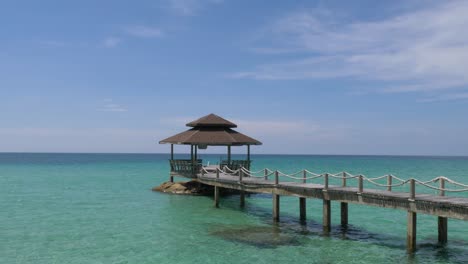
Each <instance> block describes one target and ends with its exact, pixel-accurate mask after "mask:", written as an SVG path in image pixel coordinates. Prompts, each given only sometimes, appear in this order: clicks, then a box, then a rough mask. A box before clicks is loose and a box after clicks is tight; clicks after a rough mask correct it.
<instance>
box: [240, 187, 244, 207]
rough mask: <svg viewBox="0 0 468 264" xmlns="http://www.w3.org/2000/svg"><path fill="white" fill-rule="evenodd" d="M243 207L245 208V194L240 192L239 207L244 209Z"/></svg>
mask: <svg viewBox="0 0 468 264" xmlns="http://www.w3.org/2000/svg"><path fill="white" fill-rule="evenodd" d="M244 206H245V192H244V191H241V192H240V207H244Z"/></svg>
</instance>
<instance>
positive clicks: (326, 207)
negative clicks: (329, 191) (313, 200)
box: [323, 200, 331, 233]
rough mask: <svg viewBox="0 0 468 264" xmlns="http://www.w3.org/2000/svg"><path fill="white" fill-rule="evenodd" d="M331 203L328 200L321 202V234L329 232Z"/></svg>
mask: <svg viewBox="0 0 468 264" xmlns="http://www.w3.org/2000/svg"><path fill="white" fill-rule="evenodd" d="M330 205H331V203H330V200H323V232H326V233H328V232H330V230H331V206H330Z"/></svg>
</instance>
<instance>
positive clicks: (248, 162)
mask: <svg viewBox="0 0 468 264" xmlns="http://www.w3.org/2000/svg"><path fill="white" fill-rule="evenodd" d="M247 166H248V167H247V169H248V170H250V145H247Z"/></svg>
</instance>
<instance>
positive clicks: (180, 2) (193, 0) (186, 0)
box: [169, 0, 224, 16]
mask: <svg viewBox="0 0 468 264" xmlns="http://www.w3.org/2000/svg"><path fill="white" fill-rule="evenodd" d="M223 1H224V0H169V5H170V7H171V9H172V10H174V11H175V12H176V13H178V14H180V15H184V16H192V15H195V14H197V13H198V12H199V11H200V10H201V9H203V7H204V6H205V5H209V4H220V3H222V2H223Z"/></svg>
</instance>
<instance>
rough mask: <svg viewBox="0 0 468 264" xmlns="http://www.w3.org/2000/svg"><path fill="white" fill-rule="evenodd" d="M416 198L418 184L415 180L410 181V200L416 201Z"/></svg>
mask: <svg viewBox="0 0 468 264" xmlns="http://www.w3.org/2000/svg"><path fill="white" fill-rule="evenodd" d="M415 197H416V184H415V181H414V179H411V180H410V197H409V199H410V200H412V201H414V198H415Z"/></svg>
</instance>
